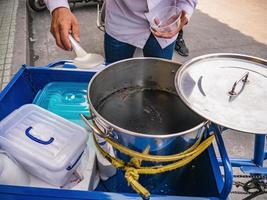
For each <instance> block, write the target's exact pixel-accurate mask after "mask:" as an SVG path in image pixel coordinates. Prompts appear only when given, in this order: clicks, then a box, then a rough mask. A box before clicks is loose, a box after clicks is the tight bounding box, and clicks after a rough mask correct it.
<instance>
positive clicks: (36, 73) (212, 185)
mask: <svg viewBox="0 0 267 200" xmlns="http://www.w3.org/2000/svg"><path fill="white" fill-rule="evenodd" d="M63 64H64V63H63ZM94 74H95V73H94V72H89V71H80V70H75V69H50V68H46V67H27V66H23V67H22V68H21V69H20V70H19V71H18V73H17V74H16V75H15V76H14V77H13V79H12V80H11V81H10V83H9V84H8V86H7V87H6V88H5V89H4V90H3V91H2V92H1V93H0V120H2V119H3V118H4V117H6V116H7V115H8V114H9V113H11V112H12V111H13V110H15V109H17V108H19V107H20V106H22V105H24V104H27V103H32V102H33V100H34V98H35V97H36V95H37V93H38V91H40V90H41V89H43V88H44V87H45V85H47V84H49V83H51V82H76V83H82V82H83V83H84V82H89V81H90V79H91V78H92V77H93V75H94ZM222 147H223V151H224V152H225V149H224V146H223V145H222ZM225 156H226V157H227V155H225ZM192 165H194V166H195V168H194V170H193V171H192V170H191V171H190V170H189V171H188V173H186V174H185V175H184V176H183V177H182V178H181V179H179V180H177V192H176V194H177V195H176V196H167V195H152V198H151V199H152V200H159V199H168V200H173V199H185V200H187V199H188V200H189V199H196V200H197V199H199V200H201V199H203V200H204V199H225V198H226V197H227V195H228V194H229V192H230V189H231V186H230V184H231V181H227V180H226V181H225V182H224V181H223V178H222V175H221V171H220V168H219V164H218V161H217V159H216V156H215V152H214V149H213V147H212V146H210V147H209V148H208V149H207V150H206V151H205V152H204V153H203V154H202V155H201V156H199V157H198V158H197V159H195V160H194V161H193V163H192ZM225 170H226V172H228V171H229V166H227V165H225ZM226 177H227V176H226ZM226 179H227V178H226ZM111 180H112V179H110V181H111ZM110 181H109V182H106V183H105V184H111V185H112V184H113V183H112V182H110ZM105 184H102V183H101V184H100V185H99V187H98V191H72V190H57V189H44V188H33V187H18V186H6V185H0V199H5V200H8V199H25V200H35V199H38V200H40V199H45V200H52V199H55V200H57V199H66V200H68V199H72V200H73V199H76V200H79V199H80V200H82V199H101V200H103V199H116V200H119V199H123V200H124V199H141V198H140V197H139V196H138V195H137V194H135V193H131V194H129V193H124V192H123V191H121V193H120V194H119V193H114V192H107V190H106V187H103V185H104V186H105ZM159 184H160V183H159ZM125 187H127V185H125Z"/></svg>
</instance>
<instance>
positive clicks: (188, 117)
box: [88, 58, 206, 155]
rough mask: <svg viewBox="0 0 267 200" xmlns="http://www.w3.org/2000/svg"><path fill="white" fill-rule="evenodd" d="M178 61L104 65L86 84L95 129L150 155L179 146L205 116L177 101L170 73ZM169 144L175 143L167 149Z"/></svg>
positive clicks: (186, 143)
mask: <svg viewBox="0 0 267 200" xmlns="http://www.w3.org/2000/svg"><path fill="white" fill-rule="evenodd" d="M179 67H180V64H178V63H174V62H170V61H167V60H163V59H156V58H133V59H128V60H123V61H120V62H116V63H114V64H112V65H110V66H109V67H108V68H106V69H104V70H103V71H101V72H99V73H98V74H97V75H95V76H94V77H93V78H92V80H91V81H90V84H89V86H88V101H89V107H90V110H91V114H92V116H93V117H94V119H93V120H94V122H95V123H96V124H97V126H98V128H99V129H100V130H102V131H103V132H104V133H105V134H106V135H107V136H108V137H112V138H113V139H115V140H117V142H119V143H120V144H123V145H124V146H126V147H128V148H131V149H133V150H137V151H139V152H142V151H143V150H144V149H145V148H146V147H147V146H148V145H149V146H150V154H153V153H154V154H156V155H158V154H161V155H168V154H174V153H178V152H180V151H183V150H185V148H187V147H188V146H190V145H191V144H192V143H193V142H194V141H195V140H196V138H197V135H198V134H199V133H200V132H202V131H203V126H204V124H205V123H206V120H205V119H203V118H202V117H200V116H199V115H197V114H195V113H194V112H192V111H191V110H190V109H189V108H187V106H185V104H184V103H183V102H182V101H181V100H180V98H179V97H178V95H177V93H176V89H175V86H174V77H175V74H176V72H177V70H178V68H179ZM173 146H175V148H173Z"/></svg>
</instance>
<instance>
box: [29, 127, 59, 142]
mask: <svg viewBox="0 0 267 200" xmlns="http://www.w3.org/2000/svg"><path fill="white" fill-rule="evenodd" d="M31 129H32V127H31V126H30V127H29V128H27V129H26V130H25V134H26V136H27V137H28V138H30V139H31V140H33V141H34V142H37V143H39V144H43V145H48V144H51V143H52V142H53V141H54V138H53V137H51V138H50V139H49V140H47V141H43V140H41V139H38V138H36V137H34V136H33V135H32V134H31V132H30V131H31Z"/></svg>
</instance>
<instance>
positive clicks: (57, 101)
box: [33, 82, 89, 124]
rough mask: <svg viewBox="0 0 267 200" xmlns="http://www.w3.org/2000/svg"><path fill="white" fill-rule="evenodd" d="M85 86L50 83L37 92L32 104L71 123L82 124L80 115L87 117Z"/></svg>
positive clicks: (84, 84)
mask: <svg viewBox="0 0 267 200" xmlns="http://www.w3.org/2000/svg"><path fill="white" fill-rule="evenodd" d="M87 85H88V83H77V82H51V83H49V84H47V85H46V86H45V87H44V88H43V89H42V90H41V91H39V92H38V95H36V97H35V99H34V101H33V103H34V104H36V105H38V106H40V107H42V108H45V109H46V110H49V111H51V112H53V113H55V114H57V115H59V116H61V117H64V118H65V119H68V120H71V121H72V122H75V123H78V124H83V122H82V120H81V118H80V114H81V113H82V114H84V115H89V106H88V101H87Z"/></svg>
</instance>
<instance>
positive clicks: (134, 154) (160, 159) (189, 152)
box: [94, 124, 203, 162]
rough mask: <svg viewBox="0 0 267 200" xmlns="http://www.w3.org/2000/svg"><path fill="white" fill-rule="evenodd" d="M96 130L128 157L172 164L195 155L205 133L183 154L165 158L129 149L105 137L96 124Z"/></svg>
mask: <svg viewBox="0 0 267 200" xmlns="http://www.w3.org/2000/svg"><path fill="white" fill-rule="evenodd" d="M94 128H95V129H96V130H97V131H98V134H100V135H102V136H103V138H105V140H106V142H108V143H109V144H110V145H111V146H112V147H114V148H115V149H117V150H119V151H120V152H122V153H123V154H125V155H128V156H130V157H133V158H137V159H140V160H144V161H151V162H170V161H176V160H179V159H183V158H184V157H188V156H190V155H192V154H194V153H195V149H196V148H197V146H198V145H199V144H200V142H201V139H202V136H203V132H202V133H201V135H200V136H199V138H198V140H197V141H196V142H195V143H194V144H193V145H192V146H191V147H190V148H188V149H187V150H185V151H183V152H182V153H178V154H174V155H165V156H159V155H150V154H143V153H140V152H137V151H134V150H132V149H129V148H127V147H125V146H123V145H121V144H119V143H117V142H115V141H114V140H112V139H111V138H108V137H105V135H104V133H102V131H101V130H100V129H99V128H98V127H97V126H96V125H95V124H94Z"/></svg>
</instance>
